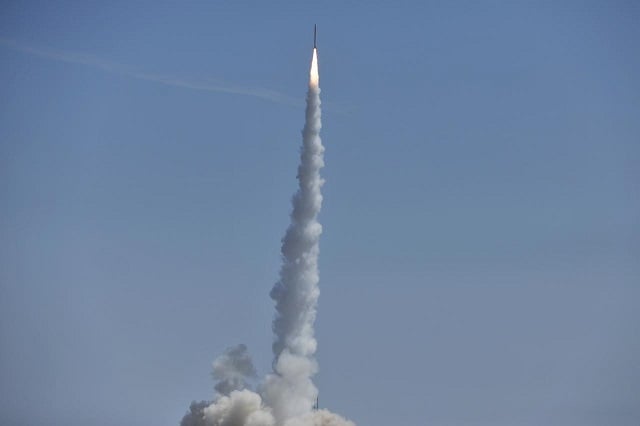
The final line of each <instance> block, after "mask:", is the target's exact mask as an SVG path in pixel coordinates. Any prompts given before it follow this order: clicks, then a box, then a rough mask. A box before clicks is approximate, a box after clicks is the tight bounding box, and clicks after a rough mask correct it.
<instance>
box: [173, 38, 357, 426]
mask: <svg viewBox="0 0 640 426" xmlns="http://www.w3.org/2000/svg"><path fill="white" fill-rule="evenodd" d="M320 104H321V103H320V87H319V73H318V58H317V50H316V49H315V47H314V49H313V58H312V62H311V70H310V73H309V90H308V92H307V107H306V114H305V118H306V120H305V125H304V129H303V131H302V149H301V151H300V165H299V166H298V176H297V178H298V183H299V186H298V191H297V192H296V194H295V195H294V196H293V199H292V205H293V208H292V212H291V223H290V225H289V227H288V229H287V231H286V233H285V236H284V238H283V239H282V249H281V252H282V266H281V268H280V279H279V280H278V282H277V283H276V284H275V285H274V287H273V289H272V290H271V293H270V296H271V298H272V299H273V300H274V301H275V305H276V306H275V307H276V314H275V317H274V320H273V332H274V335H275V340H274V343H273V348H272V349H273V354H274V361H273V371H272V372H271V373H269V374H268V375H267V376H266V377H265V378H264V380H263V381H262V382H261V383H260V385H259V386H258V388H257V391H255V392H254V391H252V390H250V389H249V385H248V380H249V379H251V378H252V377H255V376H256V373H255V368H254V367H253V363H252V362H251V358H250V357H249V354H248V353H247V348H246V347H245V346H244V345H238V346H236V347H232V348H229V349H227V350H226V351H225V353H224V354H223V355H221V356H220V357H218V358H217V359H216V360H215V361H214V362H213V373H212V374H213V377H214V378H215V379H216V380H217V381H218V382H217V384H216V386H215V389H216V392H217V393H216V395H215V398H214V401H213V402H211V403H208V402H206V401H202V402H193V403H192V404H191V406H190V410H189V412H188V413H187V414H186V415H185V416H184V417H183V419H182V421H181V422H180V426H355V424H354V423H352V422H350V421H348V420H346V419H344V418H342V417H340V416H338V415H337V414H333V413H331V412H329V411H327V410H317V409H316V410H314V402H315V401H316V398H317V396H318V389H317V388H316V386H315V385H314V383H313V380H312V378H313V376H314V375H315V374H316V373H317V371H318V364H317V362H316V360H315V358H314V355H315V352H316V348H317V342H316V339H315V337H314V323H315V319H316V312H317V304H318V297H319V295H320V290H319V288H318V282H319V273H318V256H319V253H320V247H319V241H320V234H321V233H322V226H321V225H320V223H319V222H318V220H317V217H318V213H319V212H320V208H321V206H322V193H321V188H322V184H323V183H324V181H323V179H322V178H321V177H320V169H321V168H322V167H323V166H324V147H323V145H322V141H321V139H320V129H321V127H322V122H321V109H320Z"/></svg>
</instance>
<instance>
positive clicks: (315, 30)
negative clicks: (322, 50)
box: [313, 24, 318, 49]
mask: <svg viewBox="0 0 640 426" xmlns="http://www.w3.org/2000/svg"><path fill="white" fill-rule="evenodd" d="M317 35H318V25H317V24H314V25H313V48H314V49H317V48H318V47H317V46H316V36H317Z"/></svg>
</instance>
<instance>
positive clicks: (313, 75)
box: [309, 47, 320, 87]
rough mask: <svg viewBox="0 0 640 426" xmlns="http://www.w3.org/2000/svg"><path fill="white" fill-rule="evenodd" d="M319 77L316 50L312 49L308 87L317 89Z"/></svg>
mask: <svg viewBox="0 0 640 426" xmlns="http://www.w3.org/2000/svg"><path fill="white" fill-rule="evenodd" d="M319 83H320V75H319V74H318V49H316V48H315V47H314V48H313V59H311V70H310V71H309V86H311V87H318V84H319Z"/></svg>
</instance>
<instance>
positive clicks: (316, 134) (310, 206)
mask: <svg viewBox="0 0 640 426" xmlns="http://www.w3.org/2000/svg"><path fill="white" fill-rule="evenodd" d="M318 83H319V78H318V60H317V53H316V50H315V49H314V50H313V59H312V63H311V72H310V78H309V91H308V92H307V109H306V121H305V126H304V129H303V131H302V150H301V153H300V165H299V166H298V182H299V188H298V192H297V193H296V194H295V195H294V197H293V201H292V203H293V211H292V212H291V224H290V225H289V228H288V229H287V232H286V234H285V237H284V239H283V242H282V258H283V263H282V268H281V269H280V281H278V282H277V283H276V285H275V286H274V287H273V289H272V290H271V297H272V298H273V299H274V300H275V302H276V316H275V319H274V320H273V331H274V333H275V337H276V340H275V342H274V343H273V353H274V356H275V359H274V374H272V375H269V376H268V377H267V379H266V381H265V385H264V395H265V399H266V400H267V402H268V403H269V405H270V406H271V407H272V408H273V411H274V415H275V417H276V419H277V420H278V421H284V420H286V419H289V418H291V417H295V416H298V415H302V414H304V413H307V412H309V411H311V409H312V407H313V403H314V401H315V399H316V397H317V394H318V391H317V389H316V387H315V386H314V384H313V382H312V381H311V377H312V376H313V375H314V374H315V373H316V371H317V366H316V361H315V359H314V358H313V355H314V354H315V352H316V346H317V344H316V339H315V338H314V330H313V325H314V322H315V318H316V307H317V304H318V296H319V294H320V291H319V289H318V281H319V276H318V255H319V252H320V247H319V240H320V234H321V233H322V226H321V225H320V223H318V220H317V217H318V213H319V212H320V208H321V206H322V193H321V192H320V189H321V187H322V183H323V180H322V178H321V177H320V169H321V168H322V167H323V166H324V159H323V155H324V147H323V146H322V141H321V140H320V128H321V127H322V123H321V111H320V87H319V85H318Z"/></svg>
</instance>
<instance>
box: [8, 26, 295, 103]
mask: <svg viewBox="0 0 640 426" xmlns="http://www.w3.org/2000/svg"><path fill="white" fill-rule="evenodd" d="M0 45H3V46H5V47H8V48H10V49H13V50H15V51H18V52H22V53H27V54H30V55H33V56H38V57H41V58H48V59H52V60H55V61H60V62H67V63H71V64H79V65H84V66H88V67H92V68H97V69H100V70H102V71H105V72H108V73H111V74H119V75H122V76H126V77H131V78H136V79H139V80H146V81H152V82H155V83H159V84H164V85H166V86H173V87H181V88H184V89H191V90H201V91H206V92H217V93H229V94H233V95H244V96H252V97H254V98H260V99H264V100H267V101H270V102H275V103H279V104H284V105H291V106H300V105H301V102H300V101H299V100H297V99H295V98H292V97H290V96H287V95H284V94H282V93H279V92H277V91H275V90H269V89H262V88H250V87H241V86H234V85H231V84H212V83H207V82H199V81H191V80H184V79H180V78H177V77H173V76H168V75H161V74H151V73H146V72H141V71H136V70H135V69H133V68H132V67H131V66H128V65H124V64H119V63H116V62H110V61H106V60H104V59H102V58H99V57H97V56H94V55H87V54H81V53H74V52H67V51H62V50H56V49H50V48H42V47H35V46H31V45H28V44H24V43H21V42H18V41H15V40H11V39H8V38H2V37H0Z"/></svg>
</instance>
